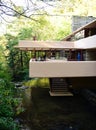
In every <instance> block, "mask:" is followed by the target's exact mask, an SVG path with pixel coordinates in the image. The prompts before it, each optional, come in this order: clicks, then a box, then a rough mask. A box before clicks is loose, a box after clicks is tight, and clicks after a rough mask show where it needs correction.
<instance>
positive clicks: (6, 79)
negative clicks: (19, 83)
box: [0, 56, 19, 130]
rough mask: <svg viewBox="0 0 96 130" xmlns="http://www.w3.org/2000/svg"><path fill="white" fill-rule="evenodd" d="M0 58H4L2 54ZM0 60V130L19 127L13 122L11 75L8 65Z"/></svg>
mask: <svg viewBox="0 0 96 130" xmlns="http://www.w3.org/2000/svg"><path fill="white" fill-rule="evenodd" d="M2 58H4V57H3V56H2ZM1 62H2V61H0V130H11V129H12V130H17V129H19V128H18V126H17V125H16V123H15V122H14V116H15V111H14V110H15V107H16V104H15V102H14V100H15V97H14V92H15V88H14V86H13V84H12V83H11V76H10V74H9V71H8V67H7V66H6V67H5V65H4V64H2V63H1Z"/></svg>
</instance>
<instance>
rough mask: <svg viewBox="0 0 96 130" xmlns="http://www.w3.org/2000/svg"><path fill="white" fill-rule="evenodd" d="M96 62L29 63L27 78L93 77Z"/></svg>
mask: <svg viewBox="0 0 96 130" xmlns="http://www.w3.org/2000/svg"><path fill="white" fill-rule="evenodd" d="M95 76H96V61H65V60H47V61H32V60H30V62H29V77H49V78H51V77H95Z"/></svg>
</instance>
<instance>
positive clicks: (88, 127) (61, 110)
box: [18, 86, 96, 130]
mask: <svg viewBox="0 0 96 130" xmlns="http://www.w3.org/2000/svg"><path fill="white" fill-rule="evenodd" d="M20 93H22V95H23V107H24V108H25V111H24V112H23V113H21V114H20V115H19V116H18V121H19V123H20V130H92V129H95V128H96V122H95V121H96V117H95V114H94V112H93V111H92V110H91V108H90V106H89V104H88V102H86V100H83V99H82V97H81V96H80V95H75V96H73V97H51V96H50V95H49V88H40V87H33V88H31V87H25V86H23V87H22V88H20Z"/></svg>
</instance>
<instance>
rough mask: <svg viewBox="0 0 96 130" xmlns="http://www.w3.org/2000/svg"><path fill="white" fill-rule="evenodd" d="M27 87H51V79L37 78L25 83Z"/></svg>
mask: <svg viewBox="0 0 96 130" xmlns="http://www.w3.org/2000/svg"><path fill="white" fill-rule="evenodd" d="M24 85H25V86H30V87H43V88H44V87H49V79H48V78H35V79H32V80H29V81H27V82H24Z"/></svg>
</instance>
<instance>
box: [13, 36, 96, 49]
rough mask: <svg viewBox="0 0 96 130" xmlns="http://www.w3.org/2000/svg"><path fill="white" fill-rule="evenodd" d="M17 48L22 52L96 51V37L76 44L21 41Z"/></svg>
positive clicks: (70, 42)
mask: <svg viewBox="0 0 96 130" xmlns="http://www.w3.org/2000/svg"><path fill="white" fill-rule="evenodd" d="M15 48H19V49H20V50H51V49H53V50H62V49H96V35H93V36H90V37H87V38H83V39H80V40H77V41H74V42H72V41H31V40H21V41H19V44H18V45H17V46H15Z"/></svg>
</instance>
